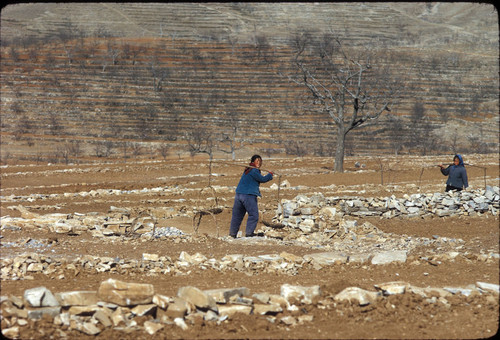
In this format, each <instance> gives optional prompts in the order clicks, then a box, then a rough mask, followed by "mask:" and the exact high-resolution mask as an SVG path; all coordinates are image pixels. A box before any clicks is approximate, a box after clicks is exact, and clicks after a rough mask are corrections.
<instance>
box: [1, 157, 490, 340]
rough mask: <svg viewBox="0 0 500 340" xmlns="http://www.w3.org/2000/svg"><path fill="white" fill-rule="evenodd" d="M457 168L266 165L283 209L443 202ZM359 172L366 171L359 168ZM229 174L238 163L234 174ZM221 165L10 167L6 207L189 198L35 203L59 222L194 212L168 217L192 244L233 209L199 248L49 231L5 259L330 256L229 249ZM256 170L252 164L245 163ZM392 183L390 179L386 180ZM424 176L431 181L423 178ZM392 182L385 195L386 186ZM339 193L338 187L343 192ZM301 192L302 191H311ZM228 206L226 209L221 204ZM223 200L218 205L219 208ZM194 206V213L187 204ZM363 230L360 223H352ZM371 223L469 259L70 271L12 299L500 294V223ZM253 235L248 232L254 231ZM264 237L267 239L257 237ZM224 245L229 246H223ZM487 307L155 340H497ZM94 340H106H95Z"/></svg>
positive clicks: (206, 331)
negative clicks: (103, 290)
mask: <svg viewBox="0 0 500 340" xmlns="http://www.w3.org/2000/svg"><path fill="white" fill-rule="evenodd" d="M447 158H450V157H449V156H445V157H417V158H412V159H411V161H409V159H407V158H402V157H401V158H398V157H352V158H348V159H347V160H346V172H345V173H342V174H336V173H333V172H332V171H331V167H332V166H331V159H325V158H300V159H285V158H273V159H269V160H268V159H265V160H264V165H263V168H265V169H271V170H273V171H275V172H276V173H277V174H279V175H280V177H279V179H281V181H284V180H287V181H289V182H290V186H291V188H290V187H289V188H281V187H280V190H279V195H280V199H291V198H293V197H295V196H296V195H298V194H299V193H301V194H306V195H311V194H313V193H314V192H323V193H324V195H325V196H343V195H348V196H355V195H362V196H367V197H380V196H382V197H385V196H390V195H395V196H396V197H402V196H403V195H404V194H412V193H417V192H423V193H427V192H439V191H442V190H443V189H444V182H445V177H443V176H442V175H441V174H440V173H439V171H438V168H435V167H434V166H435V165H436V164H439V163H442V162H449V161H450V160H449V159H447ZM356 161H358V162H360V163H361V164H365V167H362V168H356V167H354V163H355V162H356ZM223 162H227V163H223ZM223 162H221V161H218V162H214V163H213V164H212V176H210V177H209V176H208V173H209V167H208V161H206V160H205V159H203V158H201V157H200V158H195V159H186V160H177V159H170V160H167V161H166V162H160V161H157V162H154V161H151V162H143V163H109V164H80V165H67V166H66V165H15V166H8V167H2V169H1V170H2V183H1V184H2V197H3V198H5V197H9V196H10V195H20V196H23V195H30V194H44V195H48V194H62V193H76V192H82V191H87V192H89V191H91V190H97V189H120V190H132V189H143V188H158V187H163V188H170V189H171V188H175V187H177V188H178V189H179V191H178V192H177V193H175V194H174V193H172V191H168V190H164V191H161V190H160V191H158V192H157V193H156V194H154V196H151V192H149V193H133V194H121V195H109V196H95V197H90V196H87V197H82V196H74V195H66V196H64V197H62V198H61V196H58V197H55V198H51V197H49V196H47V197H46V198H45V199H43V200H35V201H33V202H23V203H22V204H23V205H24V206H25V207H26V208H27V209H28V210H30V211H32V212H36V213H39V214H47V213H56V212H57V213H65V214H66V213H67V214H73V213H89V212H100V213H107V212H108V211H109V209H110V207H111V206H115V207H121V208H128V209H131V210H133V211H135V212H139V211H141V210H143V209H147V208H152V207H160V206H169V207H172V208H173V209H174V211H184V212H186V214H185V216H182V215H181V216H179V215H178V214H177V215H175V216H174V217H171V216H163V217H161V218H159V220H158V226H159V227H161V226H173V227H176V228H178V229H180V230H182V231H184V232H186V233H190V234H194V228H193V223H192V211H193V207H199V208H200V209H205V208H209V207H211V206H213V204H214V202H215V201H218V202H219V206H221V207H222V208H223V212H222V213H221V214H219V215H216V221H214V220H213V219H212V218H211V217H210V216H205V217H203V218H202V220H201V223H200V226H199V229H198V233H197V235H194V237H193V238H191V239H190V241H189V242H178V241H175V242H174V241H173V240H171V239H169V238H162V239H155V240H148V241H144V240H141V239H131V238H125V237H123V238H118V239H116V238H115V239H113V240H107V239H105V238H104V239H103V238H94V237H92V236H91V235H90V233H83V234H81V235H77V236H70V235H64V234H52V233H49V232H47V231H45V230H24V229H23V230H21V231H12V230H2V234H1V236H2V239H1V241H2V247H1V255H2V258H5V257H8V256H13V255H15V254H19V253H25V252H30V251H33V250H31V249H26V248H23V247H17V248H16V247H5V246H4V245H5V244H6V243H7V242H18V243H20V242H21V243H22V240H26V239H35V240H38V241H40V242H44V243H46V244H51V245H52V246H51V247H45V248H43V249H38V250H37V252H40V253H45V254H47V255H50V256H62V257H68V258H71V257H74V256H82V255H87V254H88V255H93V256H112V257H119V258H120V259H137V260H140V259H141V257H142V254H143V253H153V254H159V255H160V256H169V257H171V258H173V259H175V258H178V257H179V254H180V253H181V251H186V252H188V253H189V254H194V253H196V252H199V253H201V254H203V255H205V256H207V257H209V258H211V257H214V258H216V259H220V258H222V257H223V256H224V255H226V254H244V255H261V254H276V253H277V254H279V253H281V252H283V251H286V252H288V253H292V254H296V255H299V256H303V255H305V254H308V253H315V252H318V249H314V248H309V247H305V246H304V247H300V246H288V245H281V244H275V243H268V242H265V240H264V239H263V242H262V244H257V245H256V244H255V243H252V244H248V243H245V242H240V241H239V240H236V241H232V240H228V239H227V238H225V237H222V236H225V235H226V234H227V231H228V225H229V219H230V217H231V206H232V198H233V192H232V190H226V191H224V190H220V191H217V188H218V186H228V185H229V186H235V185H236V184H237V182H238V179H239V176H240V174H241V171H242V169H243V168H242V167H241V166H239V165H234V166H233V165H229V164H228V163H231V162H229V161H223ZM466 162H468V163H470V164H475V165H478V166H479V165H480V166H483V167H486V177H485V176H484V172H483V169H482V168H478V167H471V166H470V167H468V168H467V170H468V173H469V177H470V185H471V187H472V188H481V187H484V183H485V181H486V182H487V184H488V185H498V177H499V168H498V157H497V155H491V156H480V155H470V156H467V157H466ZM233 163H235V164H236V163H237V164H240V165H241V164H245V163H246V160H245V161H239V162H233ZM381 168H382V169H383V170H384V172H383V173H381V171H380V169H381ZM422 169H423V170H422ZM276 179H277V176H275V180H273V181H272V182H269V183H266V184H263V185H261V191H262V194H263V198H262V199H261V200H260V202H259V205H260V208H261V212H262V216H263V218H266V219H269V218H271V217H272V216H273V215H274V209H275V208H276V206H277V199H278V190H274V189H271V188H270V186H271V185H272V183H276V182H277V180H276ZM382 180H383V183H384V184H382ZM209 181H210V185H211V186H212V187H214V188H215V189H216V194H214V193H213V191H210V190H202V189H204V188H205V189H206V188H207V187H208V185H209ZM332 184H333V186H332ZM299 185H300V187H298V188H294V187H296V186H299ZM214 195H217V196H216V198H217V200H213V198H214ZM210 198H211V200H208V199H210ZM179 199H184V200H185V201H182V200H181V201H179ZM16 205H18V204H16V203H13V202H12V201H9V202H6V201H5V200H4V199H2V202H1V216H2V217H4V216H7V215H9V216H13V217H15V216H20V212H19V211H18V210H16V209H15V208H14V206H16ZM352 219H356V218H352ZM359 220H360V221H362V222H363V221H370V222H371V223H373V224H374V225H376V226H377V227H378V228H379V229H380V230H382V231H384V232H386V233H393V234H396V235H402V237H406V236H412V237H429V238H432V237H433V236H434V235H438V236H440V237H449V238H460V239H462V240H464V242H465V243H464V247H463V248H462V249H460V250H459V251H460V253H461V254H462V255H464V256H459V257H457V258H456V259H455V260H449V261H442V262H439V263H429V264H422V263H420V264H415V263H412V261H411V259H418V258H419V257H420V256H431V255H432V254H434V253H435V252H436V249H432V248H431V247H430V246H429V247H425V246H422V247H420V248H418V249H417V250H414V251H412V252H411V253H410V254H409V260H408V261H407V262H406V263H404V264H401V263H398V264H389V265H361V264H344V265H334V266H329V267H324V268H322V269H321V270H316V269H313V268H311V267H307V266H304V268H302V269H300V270H299V271H298V274H297V275H294V276H290V275H281V274H276V273H258V275H252V274H250V273H245V272H238V271H226V272H218V271H215V270H202V269H200V268H193V270H191V272H190V274H189V275H187V276H175V275H174V274H165V275H161V276H156V277H150V276H146V275H143V276H140V275H130V274H127V273H126V272H124V273H121V274H120V273H99V274H95V273H90V272H87V271H85V270H81V271H80V272H79V274H78V275H76V276H75V274H74V273H72V272H70V271H67V272H65V273H64V274H65V275H64V276H65V279H63V280H58V279H56V278H55V275H54V276H46V275H42V274H35V275H34V280H19V281H10V280H4V281H2V282H1V295H10V294H13V295H16V296H22V295H23V292H24V290H25V289H29V288H34V287H38V286H45V287H47V288H48V289H50V290H51V291H52V292H62V291H69V290H97V288H98V287H99V284H100V283H101V282H102V281H104V280H106V279H108V278H115V279H119V280H123V281H127V282H136V283H152V284H153V285H154V288H155V291H156V292H158V293H160V294H164V295H167V296H175V295H176V294H177V290H178V289H179V288H180V287H182V286H187V285H192V286H196V287H198V288H200V289H213V288H222V287H227V288H229V287H240V286H245V287H247V288H249V289H250V290H251V292H252V293H255V292H262V291H265V292H269V293H276V294H279V293H280V287H281V285H282V284H284V283H288V284H294V285H303V286H310V285H320V287H321V289H322V295H323V296H333V295H335V294H337V293H339V292H340V291H341V290H342V289H344V288H346V287H351V286H356V287H360V288H363V289H367V290H372V291H373V290H374V288H373V285H374V284H380V283H384V282H389V281H405V282H408V283H409V284H411V285H414V286H419V287H439V288H442V287H466V286H467V285H470V284H475V283H476V282H477V281H481V282H488V283H495V284H498V283H499V261H498V258H490V259H488V260H485V261H480V260H478V259H477V256H475V255H478V254H490V253H496V254H498V253H499V224H498V216H492V215H491V214H483V215H479V216H456V217H447V218H439V217H434V216H433V217H425V218H393V219H380V218H363V219H359ZM244 223H245V221H244V222H243V225H242V226H243V228H242V230H244ZM257 231H258V230H257ZM217 233H219V236H221V237H217ZM494 297H495V300H496V301H492V300H491V299H487V298H486V296H484V295H478V294H473V295H471V296H468V297H465V296H460V295H454V296H452V297H450V298H447V299H448V301H449V303H450V304H449V305H444V304H440V303H434V304H432V303H429V302H426V301H425V300H424V299H422V298H421V297H419V296H417V295H414V294H409V293H406V294H402V295H397V296H390V297H387V298H386V299H385V300H384V303H376V304H371V305H368V306H364V307H360V306H358V305H351V304H344V303H340V304H337V305H336V307H335V308H331V307H328V308H322V306H319V305H317V304H312V305H303V306H299V311H297V312H290V311H285V312H284V313H283V315H288V314H292V315H303V314H309V315H313V316H314V319H313V321H311V322H305V323H302V324H300V325H297V326H287V325H285V324H283V323H279V322H278V321H276V323H271V322H269V321H268V320H267V319H266V318H265V317H264V316H257V315H248V316H247V315H245V316H244V315H238V314H237V315H236V316H234V317H232V318H231V319H230V320H228V321H225V322H223V323H221V324H220V325H216V324H215V323H210V322H206V321H201V320H200V321H199V322H196V323H195V324H194V325H190V327H189V329H188V330H186V331H183V330H181V329H180V328H179V327H177V326H175V325H166V326H165V328H163V329H162V330H161V331H159V332H157V333H156V334H155V335H154V337H155V338H158V339H167V338H185V339H192V338H252V339H257V338H259V339H262V338H269V339H283V338H296V339H297V338H298V339H305V338H308V339H311V338H314V339H316V338H358V339H359V338H410V339H416V338H441V339H443V338H446V339H450V338H461V339H462V338H488V337H492V336H493V335H495V334H496V333H497V331H498V323H499V322H498V321H499V309H498V308H499V304H498V295H494ZM64 332H65V333H66V334H68V335H69V337H70V338H90V336H85V335H84V334H82V333H80V332H78V331H75V330H71V331H70V330H67V329H65V330H64ZM57 337H58V333H57V329H56V327H55V326H54V325H53V323H52V320H48V319H43V320H41V321H37V322H33V321H29V324H28V326H27V327H21V338H22V339H47V338H57ZM149 337H150V336H148V335H147V334H146V333H145V332H144V331H140V332H139V331H132V332H130V333H126V332H123V331H117V330H113V329H106V330H104V331H103V332H102V333H101V334H99V335H98V336H96V338H100V339H143V338H149ZM92 338H94V337H92Z"/></svg>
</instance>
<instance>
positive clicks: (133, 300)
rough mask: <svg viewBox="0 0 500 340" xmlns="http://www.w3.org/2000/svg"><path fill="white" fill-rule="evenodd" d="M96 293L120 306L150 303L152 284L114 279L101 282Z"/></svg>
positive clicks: (152, 291) (152, 294)
mask: <svg viewBox="0 0 500 340" xmlns="http://www.w3.org/2000/svg"><path fill="white" fill-rule="evenodd" d="M97 295H98V297H99V298H100V299H102V300H103V301H106V302H112V303H115V304H117V305H120V306H130V305H138V304H148V303H151V302H152V300H153V296H154V287H153V285H152V284H142V283H127V282H123V281H119V280H115V279H108V280H106V281H103V282H101V285H100V286H99V290H98V291H97Z"/></svg>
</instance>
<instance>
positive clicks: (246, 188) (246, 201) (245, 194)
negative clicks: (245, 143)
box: [229, 155, 273, 238]
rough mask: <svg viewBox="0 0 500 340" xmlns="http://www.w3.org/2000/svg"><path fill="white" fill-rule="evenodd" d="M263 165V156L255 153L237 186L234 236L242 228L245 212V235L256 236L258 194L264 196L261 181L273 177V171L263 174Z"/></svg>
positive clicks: (234, 207)
mask: <svg viewBox="0 0 500 340" xmlns="http://www.w3.org/2000/svg"><path fill="white" fill-rule="evenodd" d="M261 166H262V158H261V157H260V156H259V155H253V156H252V158H251V159H250V164H249V166H248V167H246V168H245V170H244V171H243V174H242V175H241V178H240V182H239V183H238V186H237V187H236V195H235V197H234V205H233V215H232V217H231V226H230V227H229V236H231V237H233V238H236V235H237V234H238V231H239V230H240V224H241V222H242V221H243V218H244V217H245V213H248V220H247V225H246V230H245V237H253V236H256V234H255V233H254V231H255V228H257V222H258V221H259V207H258V205H257V196H260V197H262V195H261V194H260V190H259V187H260V183H266V182H269V181H270V180H272V179H273V173H272V172H269V173H268V174H267V175H265V176H262V175H261V173H260V169H259V168H260V167H261Z"/></svg>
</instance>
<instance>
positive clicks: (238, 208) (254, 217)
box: [229, 194, 259, 236]
mask: <svg viewBox="0 0 500 340" xmlns="http://www.w3.org/2000/svg"><path fill="white" fill-rule="evenodd" d="M245 213H248V219H247V226H246V229H245V235H250V234H253V232H254V231H255V228H257V222H258V221H259V207H258V205H257V196H255V195H245V194H236V195H235V197H234V205H233V215H232V217H231V226H230V227H229V235H231V236H236V234H238V231H239V230H240V224H241V221H243V218H244V217H245Z"/></svg>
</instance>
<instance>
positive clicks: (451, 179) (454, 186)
mask: <svg viewBox="0 0 500 340" xmlns="http://www.w3.org/2000/svg"><path fill="white" fill-rule="evenodd" d="M438 166H439V167H440V168H441V173H442V174H443V175H445V176H448V180H447V181H446V191H450V190H457V191H461V190H462V189H465V188H467V187H468V186H469V182H468V180H467V171H466V170H465V166H464V161H463V159H462V156H461V155H458V154H457V155H455V157H453V165H449V166H448V167H447V168H445V167H444V166H443V165H442V164H440V165H438Z"/></svg>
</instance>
